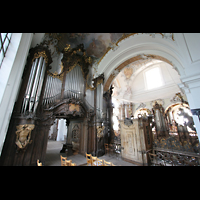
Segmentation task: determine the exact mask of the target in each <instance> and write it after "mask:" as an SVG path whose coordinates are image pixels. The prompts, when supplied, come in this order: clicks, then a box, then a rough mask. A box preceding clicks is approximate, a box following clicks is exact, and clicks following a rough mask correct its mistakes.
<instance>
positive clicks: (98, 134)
mask: <svg viewBox="0 0 200 200" xmlns="http://www.w3.org/2000/svg"><path fill="white" fill-rule="evenodd" d="M104 129H105V126H97V137H98V138H99V139H100V138H101V137H103V130H104Z"/></svg>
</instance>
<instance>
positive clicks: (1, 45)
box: [0, 33, 12, 68]
mask: <svg viewBox="0 0 200 200" xmlns="http://www.w3.org/2000/svg"><path fill="white" fill-rule="evenodd" d="M1 34H2V33H0V54H1V52H2V53H3V57H2V58H1V60H0V68H1V65H2V63H3V60H4V58H5V56H6V52H7V50H8V47H9V45H10V41H11V37H12V33H10V34H11V35H10V37H8V34H9V33H6V36H5V37H4V39H2V35H1ZM6 40H7V41H8V44H7V46H6V47H5V46H4V44H5V42H6Z"/></svg>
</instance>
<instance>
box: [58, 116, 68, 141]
mask: <svg viewBox="0 0 200 200" xmlns="http://www.w3.org/2000/svg"><path fill="white" fill-rule="evenodd" d="M65 136H67V126H66V119H59V121H58V134H57V139H56V141H64V137H65Z"/></svg>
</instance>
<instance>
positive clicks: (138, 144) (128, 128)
mask: <svg viewBox="0 0 200 200" xmlns="http://www.w3.org/2000/svg"><path fill="white" fill-rule="evenodd" d="M151 120H152V117H146V118H144V117H141V118H138V119H133V120H131V119H128V118H126V119H125V120H119V123H120V130H121V145H122V147H123V148H124V149H123V150H122V158H123V159H124V160H128V161H132V162H134V163H136V164H139V165H148V163H149V162H150V160H149V158H148V156H147V152H148V150H151V149H152V145H153V136H152V128H151V126H150V124H151Z"/></svg>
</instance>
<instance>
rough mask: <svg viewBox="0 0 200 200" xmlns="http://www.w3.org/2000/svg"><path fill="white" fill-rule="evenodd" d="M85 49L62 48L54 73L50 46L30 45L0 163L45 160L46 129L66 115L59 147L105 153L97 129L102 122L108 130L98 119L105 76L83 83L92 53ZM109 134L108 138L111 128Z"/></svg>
mask: <svg viewBox="0 0 200 200" xmlns="http://www.w3.org/2000/svg"><path fill="white" fill-rule="evenodd" d="M84 51H85V50H84V48H83V45H79V46H77V47H76V48H73V49H71V50H68V51H66V50H64V51H63V58H62V60H61V61H62V71H61V73H59V74H56V73H54V74H53V73H51V72H50V71H49V69H50V68H51V66H50V64H51V62H52V58H51V54H50V52H49V50H48V48H47V47H44V46H40V45H39V46H36V47H35V48H32V49H30V52H29V56H28V58H27V63H26V66H25V70H24V73H23V81H22V84H21V88H20V91H19V95H18V99H17V101H16V104H15V107H14V111H13V114H12V117H11V120H10V124H9V128H8V133H7V136H6V141H5V144H4V147H3V152H2V155H1V164H2V165H35V163H36V161H37V159H39V160H40V161H41V162H42V163H45V154H46V148H47V141H48V133H49V129H50V127H51V125H52V124H53V123H54V121H55V119H66V126H68V128H69V133H68V137H67V141H66V144H64V145H63V149H62V150H63V151H65V150H66V149H68V151H69V153H70V151H71V152H72V149H77V150H78V152H79V153H80V154H83V155H84V154H85V152H88V153H92V154H93V155H98V156H100V155H103V154H104V151H103V148H104V147H103V145H104V143H103V141H102V137H100V138H97V134H96V130H97V126H98V127H101V126H102V124H104V126H106V130H112V129H109V128H108V127H109V126H110V124H109V123H108V122H107V121H105V120H104V118H102V116H103V115H102V111H103V104H105V106H107V104H106V102H105V100H103V87H102V84H103V80H104V77H103V75H101V76H99V77H97V78H96V79H93V82H94V85H91V83H88V82H87V78H88V76H89V66H90V58H89V57H87V56H86V55H85V54H84ZM89 84H90V85H89ZM88 88H89V91H87V92H86V89H88ZM109 97H110V95H109V94H108V99H107V100H110V98H109ZM90 101H94V106H91V105H90V103H89V102H90ZM16 127H17V129H18V130H17V131H16ZM16 135H17V136H16ZM107 135H109V136H107V141H106V142H108V140H110V138H111V135H112V133H109V134H107ZM105 138H106V137H105ZM97 146H98V149H97Z"/></svg>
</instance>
